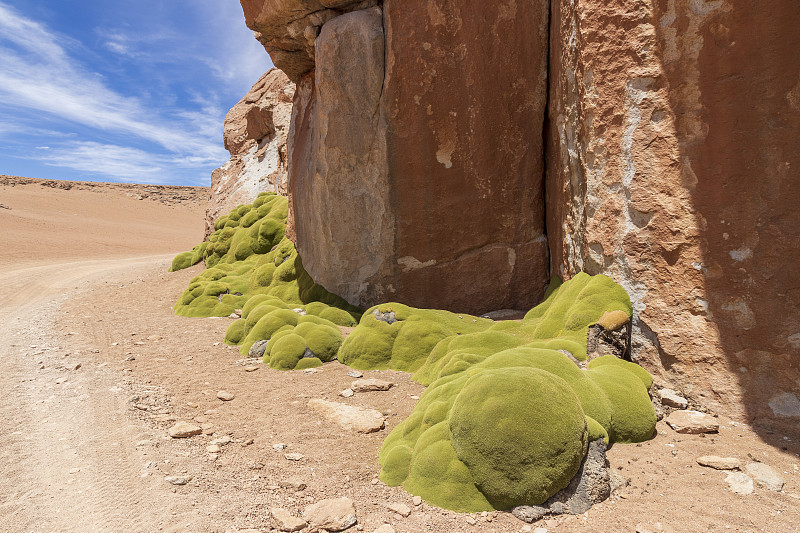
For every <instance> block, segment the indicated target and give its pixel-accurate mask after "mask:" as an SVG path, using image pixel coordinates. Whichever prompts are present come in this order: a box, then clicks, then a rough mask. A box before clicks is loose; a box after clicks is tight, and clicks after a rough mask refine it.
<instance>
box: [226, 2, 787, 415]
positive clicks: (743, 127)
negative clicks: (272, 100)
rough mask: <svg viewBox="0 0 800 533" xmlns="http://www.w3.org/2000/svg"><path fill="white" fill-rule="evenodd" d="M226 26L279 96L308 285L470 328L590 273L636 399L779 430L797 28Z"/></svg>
mask: <svg viewBox="0 0 800 533" xmlns="http://www.w3.org/2000/svg"><path fill="white" fill-rule="evenodd" d="M456 4H457V5H456ZM242 6H243V8H244V13H245V18H246V21H247V24H248V26H250V28H252V29H253V30H255V31H256V32H257V37H258V38H259V40H260V41H261V42H262V43H263V44H264V46H265V47H266V49H267V50H268V51H269V52H270V54H271V56H272V59H273V61H274V62H275V64H276V66H278V67H279V68H282V69H284V70H285V71H286V72H287V74H288V76H289V78H290V79H292V80H293V81H295V82H297V83H298V91H297V94H296V95H295V102H294V110H293V115H292V125H291V132H290V135H289V139H288V156H289V162H290V163H289V194H290V197H291V203H292V213H291V216H292V217H294V219H293V222H292V230H291V231H293V238H294V239H295V240H296V242H297V245H298V248H299V250H300V252H301V255H302V256H303V260H304V263H306V267H307V269H308V271H309V273H311V274H312V276H314V278H315V279H316V280H317V281H318V282H319V283H321V284H322V285H323V286H325V287H326V288H327V289H329V290H331V291H332V292H335V293H338V294H340V295H342V296H343V297H345V298H346V299H348V300H349V301H350V302H351V303H355V304H359V305H366V304H371V303H375V302H377V301H379V300H399V301H402V302H405V303H408V304H411V305H415V306H422V307H438V308H449V309H454V310H459V311H464V312H476V313H478V312H484V311H489V310H492V309H499V308H504V307H528V306H530V305H531V304H533V303H535V302H536V300H538V298H539V297H540V295H541V290H542V287H543V286H544V284H545V283H546V281H547V279H548V272H547V270H548V264H549V270H550V274H558V275H561V276H564V277H566V278H569V277H571V276H573V275H575V274H576V273H577V272H579V271H581V270H584V271H587V272H589V273H592V274H595V273H604V274H607V275H609V276H611V277H612V278H613V279H614V280H616V281H617V282H618V283H620V284H621V285H623V286H624V287H625V288H626V289H627V291H628V293H629V294H630V295H631V298H632V301H633V304H634V317H633V321H632V324H631V326H632V330H633V344H632V347H631V353H632V356H633V357H634V359H636V360H638V361H640V362H642V364H644V365H645V366H646V367H647V368H648V369H649V370H651V371H652V372H654V373H656V374H658V375H659V376H660V378H659V379H661V380H664V381H670V382H672V384H673V385H674V386H676V387H677V388H679V389H680V390H681V392H682V393H683V394H685V395H687V396H689V397H690V398H692V399H693V400H694V401H697V402H699V403H702V404H704V405H706V406H708V407H710V408H711V409H715V410H719V411H724V412H726V413H728V414H731V415H734V416H739V417H758V418H763V417H772V418H774V419H776V420H785V421H790V422H791V421H794V422H795V423H796V420H797V418H798V417H800V408H797V407H795V408H784V407H782V406H785V405H792V406H797V405H800V399H798V396H800V385H798V383H800V371H798V365H797V360H798V355H799V354H800V275H799V273H798V266H797V265H798V264H800V246H798V245H797V243H798V242H800V210H798V209H797V207H796V206H797V205H800V179H798V177H797V172H798V171H797V169H798V168H800V152H798V151H797V149H796V146H797V144H798V137H800V133H798V132H800V56H798V55H797V54H796V53H795V52H794V51H795V50H796V49H797V48H798V45H800V32H797V31H796V28H797V25H798V23H799V22H800V4H797V3H793V2H785V1H779V0H764V1H762V2H755V1H754V0H742V1H741V2H736V3H734V2H732V0H713V1H712V0H644V1H639V0H570V1H566V0H552V1H551V2H548V1H547V0H543V1H540V2H526V3H519V2H514V1H513V0H511V1H508V2H489V3H487V2H478V1H477V0H464V1H462V2H458V3H454V2H446V1H444V0H430V1H427V2H399V0H384V1H383V2H377V1H365V2H353V1H348V0H327V1H326V0H302V1H290V0H242ZM548 63H549V65H548ZM545 114H546V117H545ZM545 219H546V221H545ZM545 235H546V236H545ZM548 249H549V250H548ZM548 255H549V257H548ZM548 262H549V263H548ZM771 406H772V407H771ZM774 406H781V407H777V408H776V407H774Z"/></svg>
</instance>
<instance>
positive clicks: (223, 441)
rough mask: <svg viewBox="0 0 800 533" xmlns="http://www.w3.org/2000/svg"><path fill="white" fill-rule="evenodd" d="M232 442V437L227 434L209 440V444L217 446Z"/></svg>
mask: <svg viewBox="0 0 800 533" xmlns="http://www.w3.org/2000/svg"><path fill="white" fill-rule="evenodd" d="M231 442H233V439H232V438H230V437H229V436H227V435H223V436H221V437H219V438H216V439H214V440H212V441H211V444H216V445H217V446H225V445H226V444H230V443H231Z"/></svg>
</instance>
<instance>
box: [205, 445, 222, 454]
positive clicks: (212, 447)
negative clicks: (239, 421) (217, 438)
mask: <svg viewBox="0 0 800 533" xmlns="http://www.w3.org/2000/svg"><path fill="white" fill-rule="evenodd" d="M206 451H207V452H208V453H219V452H221V451H222V448H220V447H219V445H218V444H211V445H210V446H206Z"/></svg>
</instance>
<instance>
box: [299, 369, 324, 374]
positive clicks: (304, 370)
mask: <svg viewBox="0 0 800 533" xmlns="http://www.w3.org/2000/svg"><path fill="white" fill-rule="evenodd" d="M319 372H322V371H321V370H319V369H316V368H304V369H303V374H317V373H319Z"/></svg>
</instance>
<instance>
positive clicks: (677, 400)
mask: <svg viewBox="0 0 800 533" xmlns="http://www.w3.org/2000/svg"><path fill="white" fill-rule="evenodd" d="M660 392H661V403H663V404H664V405H667V406H669V407H674V408H675V409H686V408H687V407H689V402H688V401H686V398H684V397H683V396H681V395H680V394H678V393H677V392H675V391H674V390H672V389H661V391H660Z"/></svg>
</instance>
